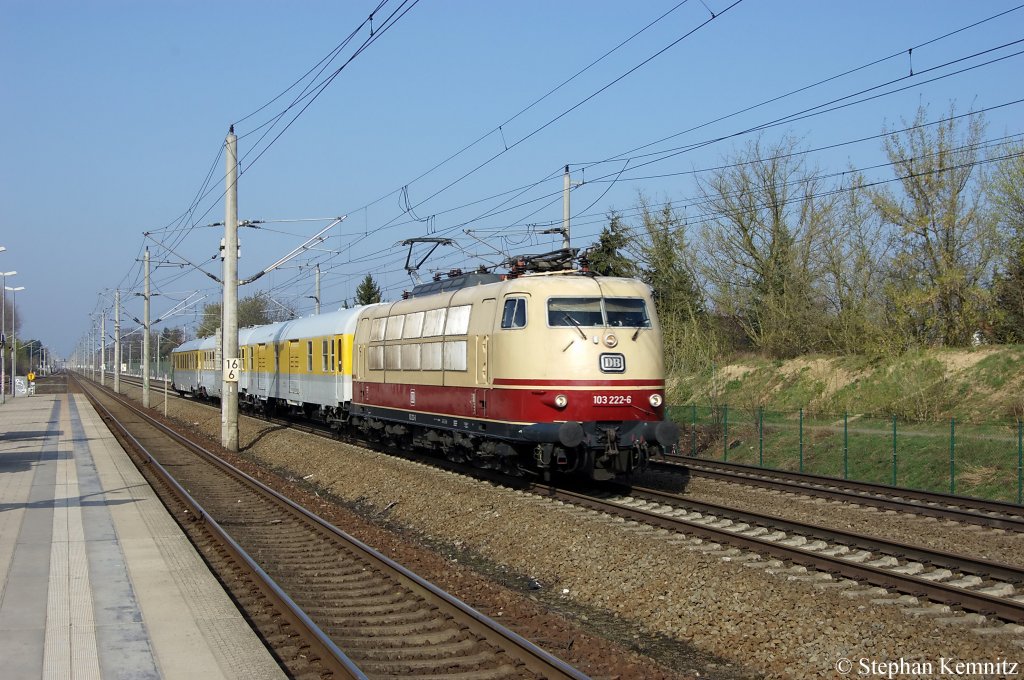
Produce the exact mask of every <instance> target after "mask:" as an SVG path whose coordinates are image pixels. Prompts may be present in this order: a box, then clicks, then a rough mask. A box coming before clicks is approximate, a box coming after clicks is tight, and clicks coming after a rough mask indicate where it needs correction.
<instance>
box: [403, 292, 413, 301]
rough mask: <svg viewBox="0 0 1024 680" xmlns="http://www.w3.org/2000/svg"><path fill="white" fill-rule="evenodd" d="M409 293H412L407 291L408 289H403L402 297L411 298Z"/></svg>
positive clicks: (404, 298)
mask: <svg viewBox="0 0 1024 680" xmlns="http://www.w3.org/2000/svg"><path fill="white" fill-rule="evenodd" d="M409 295H411V293H409V291H407V290H403V291H402V299H403V300H408V299H409Z"/></svg>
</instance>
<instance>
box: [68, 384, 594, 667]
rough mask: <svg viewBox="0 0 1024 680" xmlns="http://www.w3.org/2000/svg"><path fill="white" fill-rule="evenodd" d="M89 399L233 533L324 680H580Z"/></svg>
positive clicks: (155, 428)
mask: <svg viewBox="0 0 1024 680" xmlns="http://www.w3.org/2000/svg"><path fill="white" fill-rule="evenodd" d="M87 394H88V395H89V397H90V399H91V400H92V401H93V403H94V404H96V405H97V409H98V410H99V411H100V413H101V415H103V416H104V419H105V420H108V422H111V423H112V424H115V425H116V427H117V428H118V429H119V430H120V431H121V433H122V435H121V436H122V438H123V439H125V440H127V441H128V442H129V443H130V444H131V447H132V448H134V449H136V450H137V451H138V452H139V455H140V456H142V457H143V458H144V459H145V460H147V461H149V465H147V467H151V468H153V469H154V470H159V471H162V472H161V474H162V475H167V473H166V472H165V471H166V470H173V472H174V480H168V481H167V482H166V484H167V485H168V486H170V487H174V488H175V490H176V492H177V494H178V495H179V496H180V497H182V498H183V499H184V501H183V502H185V503H186V504H188V505H189V506H190V507H191V508H192V509H191V510H190V513H191V514H192V516H193V517H195V518H197V519H202V520H203V521H204V522H205V523H206V524H207V525H209V526H211V527H218V528H222V529H220V531H223V530H224V529H226V530H227V531H228V532H230V537H226V538H225V539H224V540H225V542H226V544H228V545H229V546H230V547H231V549H232V550H233V551H235V552H236V553H237V554H238V555H239V558H238V559H239V560H241V561H243V562H245V563H247V564H249V566H250V568H251V571H252V573H253V576H252V578H254V579H259V580H261V581H262V585H261V586H260V588H261V589H262V590H263V591H264V592H267V593H270V594H272V595H274V597H273V598H272V600H273V601H274V606H277V607H279V608H283V610H286V611H285V613H283V616H285V617H286V618H287V619H288V621H289V626H290V627H293V628H295V629H296V630H299V629H301V631H302V634H301V637H302V640H303V642H302V643H301V644H302V645H304V646H306V647H308V648H309V649H311V650H313V654H312V657H313V658H315V659H316V660H317V662H318V664H319V665H320V666H322V672H321V674H322V675H329V676H333V677H371V678H388V677H415V676H426V677H466V678H494V679H497V678H506V677H516V678H522V677H537V678H583V677H585V676H583V675H582V674H581V673H579V672H578V671H577V670H575V669H573V668H572V667H570V666H568V665H567V664H565V663H564V662H562V661H560V660H559V659H557V658H555V657H554V656H552V655H550V654H548V653H547V652H544V651H543V650H541V649H540V648H538V647H536V646H535V645H533V644H531V643H530V642H528V641H527V640H524V639H523V638H521V637H520V636H518V635H516V634H515V633H513V632H512V631H509V630H507V629H505V628H504V627H502V626H500V625H498V624H497V623H495V622H494V621H492V620H491V619H489V618H487V617H485V616H483V615H481V614H480V613H479V612H476V611H475V610H473V609H472V608H471V607H469V606H468V605H466V604H464V603H462V602H460V601H459V600H457V599H456V598H454V597H452V596H451V595H449V594H447V593H445V592H443V591H442V590H440V589H439V588H437V587H436V586H433V585H432V584H430V583H428V582H426V581H424V580H423V579H421V578H419V577H418V576H416V575H415V574H413V573H411V572H409V571H408V570H406V569H404V568H403V567H401V566H400V565H398V564H396V563H395V562H393V561H392V560H389V559H388V558H387V557H385V556H383V555H381V554H380V553H377V552H376V551H374V550H373V549H371V548H369V547H368V546H366V545H364V544H362V543H360V542H359V541H358V540H356V539H354V538H352V537H350V536H348V535H347V534H345V533H344V532H342V531H340V530H339V529H337V528H335V527H333V526H331V525H329V524H327V523H326V522H324V521H322V520H320V519H319V518H317V517H316V516H314V515H312V514H311V513H309V512H308V511H306V510H304V509H303V508H301V507H299V506H297V505H296V504H294V503H292V502H291V501H289V500H288V499H287V498H284V497H282V496H280V495H278V494H277V493H275V492H273V491H272V490H270V489H268V488H267V487H265V486H263V485H262V484H260V483H259V482H258V481H256V480H254V479H252V478H251V477H248V476H247V475H245V474H244V473H242V472H240V471H238V470H237V469H235V468H233V467H231V466H230V465H228V464H226V463H224V462H223V461H220V460H219V459H218V458H217V457H216V456H214V455H213V454H211V453H210V452H208V451H206V450H205V449H203V448H202V447H200V446H198V445H196V444H194V443H192V442H189V441H187V440H185V439H184V438H183V437H182V436H181V435H179V434H177V433H175V432H173V431H171V430H169V429H168V428H166V427H164V426H163V425H161V424H159V423H157V422H156V421H154V420H153V419H151V418H149V417H148V416H146V415H145V414H144V413H141V411H140V410H139V409H138V408H136V407H135V406H134V405H132V404H130V403H128V402H127V401H126V400H123V399H121V398H117V397H115V396H114V395H112V394H110V393H109V392H106V391H100V390H99V388H98V387H96V386H95V385H89V386H87ZM167 477H168V478H169V475H167ZM186 490H187V491H186ZM225 533H226V532H225ZM265 637H266V635H265ZM285 644H286V645H288V646H290V647H295V645H296V644H297V643H296V642H295V641H294V640H286V641H285ZM283 656H285V655H281V654H279V658H282V657H283ZM293 656H294V655H293ZM308 673H309V671H308V670H307V671H306V674H308Z"/></svg>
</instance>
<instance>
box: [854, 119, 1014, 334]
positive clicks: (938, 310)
mask: <svg viewBox="0 0 1024 680" xmlns="http://www.w3.org/2000/svg"><path fill="white" fill-rule="evenodd" d="M954 114H955V107H954V106H952V105H951V106H950V115H949V118H947V119H946V120H944V121H943V122H941V123H939V124H938V125H934V126H931V125H926V124H925V123H926V121H927V108H926V107H923V106H922V107H921V108H919V109H918V111H917V115H916V117H915V120H914V123H913V126H912V127H911V126H910V125H909V124H906V123H904V125H903V127H907V128H909V129H907V130H905V131H903V132H897V133H893V134H891V135H889V136H888V137H887V138H886V141H885V150H886V153H887V154H888V157H889V160H890V161H891V162H892V164H893V171H894V172H895V174H896V177H897V178H898V180H899V183H898V186H899V188H900V191H899V193H896V192H893V191H890V190H888V189H882V190H877V191H875V192H874V193H873V201H874V204H875V206H876V208H877V209H878V211H879V213H880V215H881V218H882V220H883V221H884V222H885V223H887V224H890V225H892V226H893V227H894V229H895V232H896V237H897V246H896V253H895V258H894V260H893V268H892V272H891V275H890V278H889V298H890V302H891V309H892V312H893V316H892V320H893V322H894V324H895V325H897V326H899V327H901V328H903V329H904V330H905V332H907V333H909V334H910V335H911V336H912V337H914V338H916V339H917V340H918V341H920V342H922V343H924V344H928V345H951V346H962V345H966V344H968V343H969V342H970V341H971V336H972V335H973V333H974V332H975V331H976V330H977V329H978V328H979V326H980V324H981V322H982V316H983V311H984V309H985V306H986V303H987V295H988V294H987V291H986V288H985V285H984V284H985V282H986V281H987V279H988V278H989V277H990V276H991V273H992V263H993V257H994V254H995V251H996V247H997V243H998V239H997V231H996V225H995V222H994V220H992V219H991V218H990V217H989V215H988V214H987V212H986V211H985V210H984V209H983V206H982V205H981V199H982V192H981V191H980V187H981V186H982V185H983V184H984V175H983V170H982V169H981V167H979V166H978V165H977V162H978V159H979V153H980V151H979V149H980V143H981V140H982V134H983V132H984V121H983V120H982V119H981V117H980V116H975V117H973V118H972V119H971V122H970V123H968V124H967V126H966V129H961V128H960V125H961V124H960V123H959V122H958V121H957V120H954Z"/></svg>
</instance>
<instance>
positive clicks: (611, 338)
mask: <svg viewBox="0 0 1024 680" xmlns="http://www.w3.org/2000/svg"><path fill="white" fill-rule="evenodd" d="M604 344H605V345H606V346H607V347H615V345H617V344H619V339H618V338H617V337H615V334H614V333H609V334H608V335H606V336H604Z"/></svg>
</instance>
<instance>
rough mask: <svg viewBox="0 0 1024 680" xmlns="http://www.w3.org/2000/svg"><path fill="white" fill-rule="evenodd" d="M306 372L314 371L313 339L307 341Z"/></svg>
mask: <svg viewBox="0 0 1024 680" xmlns="http://www.w3.org/2000/svg"><path fill="white" fill-rule="evenodd" d="M306 372H307V373H312V372H313V341H312V340H308V341H307V342H306Z"/></svg>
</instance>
